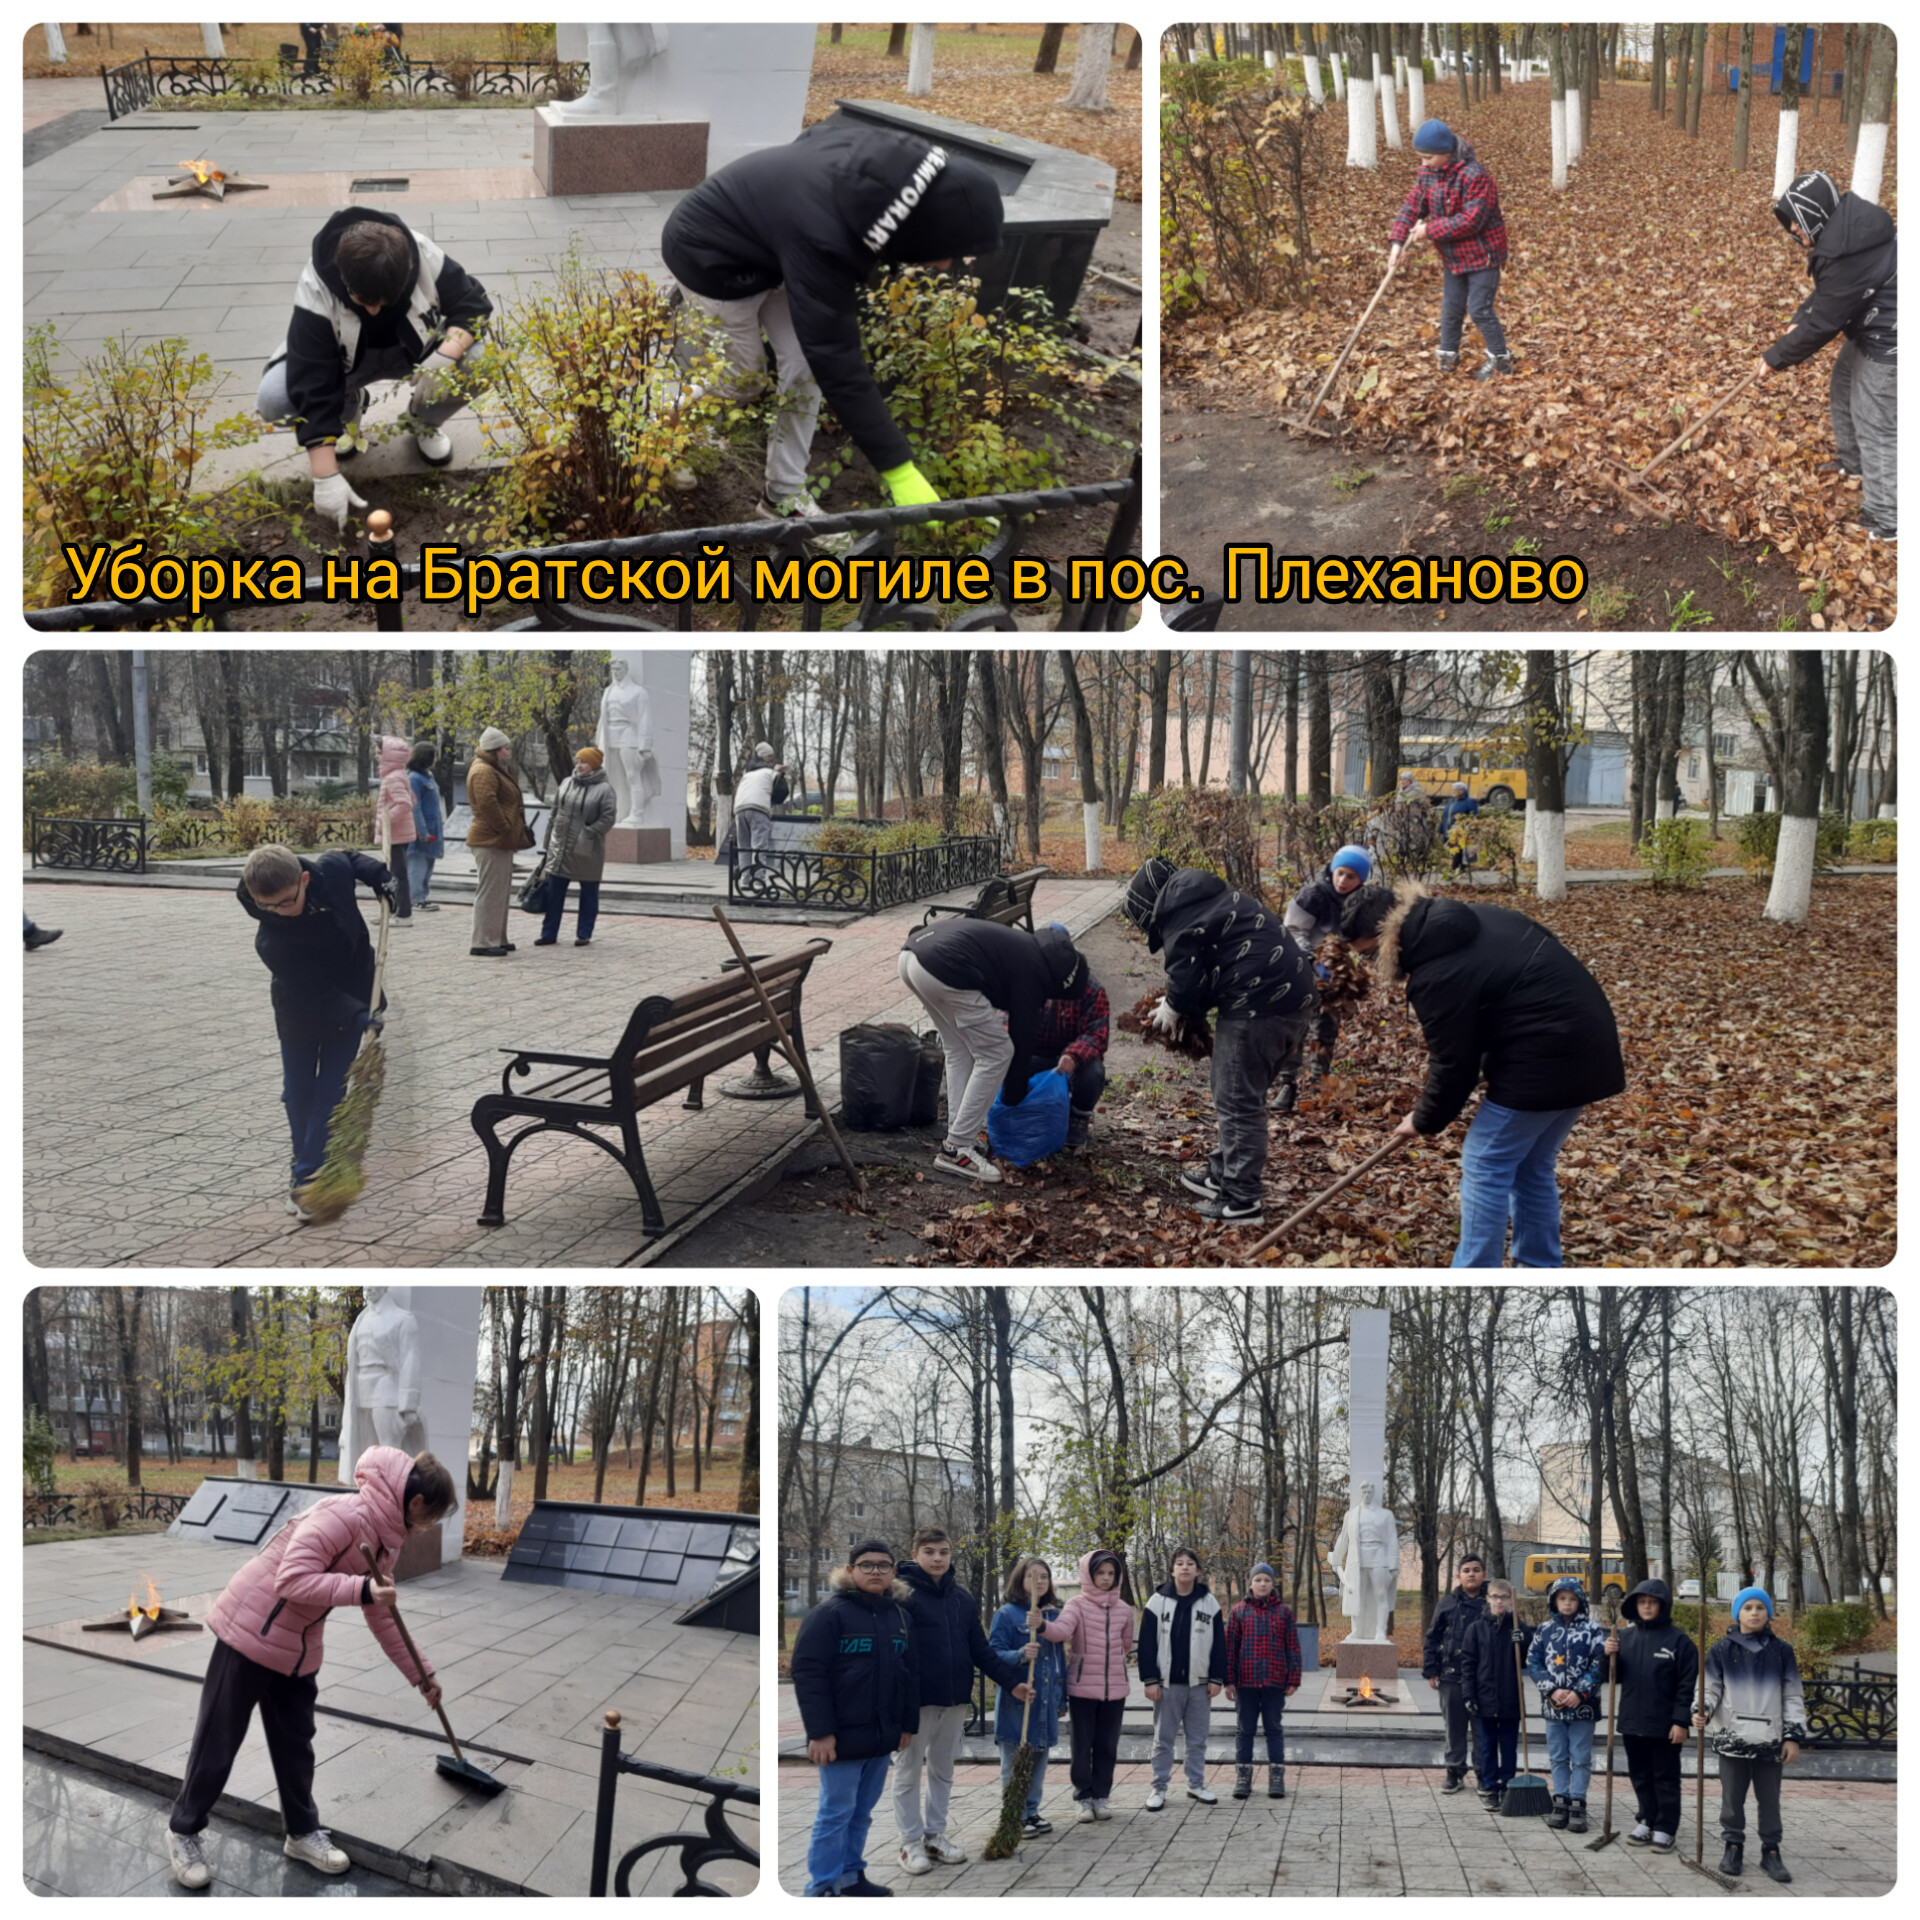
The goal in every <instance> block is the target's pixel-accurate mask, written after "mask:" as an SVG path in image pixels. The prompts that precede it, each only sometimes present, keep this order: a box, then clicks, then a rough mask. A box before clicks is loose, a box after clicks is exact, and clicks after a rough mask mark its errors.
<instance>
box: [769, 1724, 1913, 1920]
mask: <svg viewBox="0 0 1920 1920" xmlns="http://www.w3.org/2000/svg"><path fill="white" fill-rule="evenodd" d="M1445 1777H1446V1776H1445V1774H1444V1772H1443V1771H1442V1770H1441V1769H1439V1768H1433V1769H1420V1770H1416V1769H1402V1768H1392V1769H1387V1768H1380V1767H1305V1768H1297V1769H1292V1770H1290V1771H1289V1773H1288V1777H1287V1798H1286V1799H1285V1800H1282V1801H1269V1800H1267V1799H1266V1798H1265V1797H1264V1795H1265V1792H1266V1787H1265V1775H1264V1769H1263V1770H1262V1773H1261V1774H1260V1775H1259V1776H1258V1778H1259V1780H1260V1785H1259V1787H1258V1789H1257V1793H1258V1795H1259V1796H1260V1797H1256V1798H1254V1799H1251V1800H1244V1801H1235V1800H1233V1799H1231V1798H1229V1797H1228V1795H1229V1792H1230V1789H1231V1786H1232V1773H1231V1771H1230V1770H1229V1769H1227V1768H1224V1767H1221V1768H1212V1769H1209V1773H1208V1784H1209V1786H1210V1788H1211V1789H1212V1791H1214V1792H1216V1793H1218V1794H1219V1795H1220V1801H1219V1804H1218V1805H1217V1806H1212V1807H1204V1806H1201V1805H1199V1804H1198V1803H1197V1802H1195V1801H1191V1800H1189V1799H1187V1798H1186V1797H1185V1788H1184V1786H1183V1785H1181V1784H1180V1783H1179V1780H1178V1778H1177V1777H1176V1782H1175V1786H1174V1789H1173V1793H1172V1795H1171V1796H1170V1797H1169V1799H1168V1801H1167V1804H1166V1806H1165V1807H1164V1808H1162V1809H1161V1811H1159V1812H1158V1813H1148V1812H1147V1811H1146V1809H1145V1807H1144V1805H1143V1802H1144V1801H1145V1799H1146V1794H1147V1786H1148V1783H1149V1781H1150V1780H1151V1778H1152V1774H1151V1770H1150V1769H1149V1768H1147V1767H1144V1766H1123V1767H1121V1768H1120V1769H1119V1770H1118V1773H1117V1775H1116V1778H1115V1786H1114V1796H1113V1818H1112V1819H1111V1820H1109V1821H1106V1822H1104V1823H1100V1824H1096V1825H1092V1826H1081V1825H1079V1824H1077V1823H1076V1822H1075V1819H1074V1806H1073V1798H1072V1789H1071V1787H1070V1786H1069V1784H1068V1781H1067V1763H1066V1755H1065V1753H1064V1750H1063V1751H1062V1753H1061V1754H1060V1755H1059V1756H1058V1757H1057V1758H1056V1759H1055V1761H1054V1763H1053V1767H1052V1769H1051V1770H1050V1771H1049V1774H1048V1779H1047V1786H1046V1792H1045V1795H1044V1797H1043V1799H1042V1802H1041V1812H1042V1813H1043V1814H1044V1815H1045V1817H1046V1818H1047V1819H1049V1820H1051V1821H1052V1822H1053V1828H1054V1830H1053V1832H1051V1833H1049V1834H1043V1835H1041V1836H1040V1837H1039V1838H1038V1839H1031V1840H1023V1841H1021V1843H1020V1848H1019V1851H1018V1852H1017V1853H1016V1854H1015V1855H1014V1857H1013V1858H1012V1859H1011V1860H1003V1861H990V1860H983V1859H982V1858H981V1857H980V1855H981V1848H982V1847H983V1846H984V1845H985V1844H986V1842H987V1840H988V1838H989V1837H990V1836H991V1834H992V1832H993V1829H994V1826H995V1824H996V1823H997V1821H998V1820H999V1816H1000V1779H999V1773H998V1770H997V1768H988V1767H978V1766H969V1767H963V1768H962V1769H961V1770H960V1774H959V1778H958V1780H957V1782H956V1785H955V1788H954V1797H953V1810H952V1814H951V1817H950V1818H949V1821H948V1826H947V1832H948V1835H949V1837H950V1838H952V1839H954V1840H956V1841H958V1842H959V1844H960V1845H961V1846H963V1847H964V1848H965V1849H966V1850H967V1853H968V1855H969V1861H968V1864H967V1865H966V1866H964V1867H935V1868H934V1870H933V1871H932V1872H931V1873H929V1874H926V1875H923V1876H922V1877H920V1878H918V1879H914V1878H910V1877H909V1876H908V1875H906V1874H905V1873H903V1872H902V1871H901V1870H900V1864H899V1840H898V1837H897V1836H896V1834H895V1831H894V1825H893V1816H892V1807H891V1803H890V1801H889V1799H888V1797H887V1796H886V1795H884V1794H883V1795H882V1796H881V1800H880V1804H879V1806H878V1808H876V1809H875V1814H874V1823H873V1832H872V1836H871V1839H870V1841H869V1844H868V1848H867V1872H868V1874H869V1876H870V1877H871V1878H872V1879H874V1880H875V1881H877V1882H878V1883H879V1884H880V1885H882V1886H887V1887H891V1888H892V1889H893V1891H894V1893H895V1894H896V1895H898V1896H900V1897H903V1898H912V1899H921V1898H929V1897H938V1896H941V1895H947V1894H964V1895H971V1896H974V1897H979V1896H983V1895H984V1896H988V1897H997V1896H1002V1895H1006V1894H1016V1895H1020V1896H1022V1897H1030V1896H1039V1897H1041V1898H1057V1897H1059V1896H1060V1895H1062V1894H1078V1895H1090V1896H1095V1897H1099V1896H1109V1897H1119V1898H1128V1899H1131V1898H1149V1899H1150V1898H1156V1897H1161V1898H1168V1899H1178V1900H1189V1899H1194V1898H1221V1897H1227V1896H1233V1895H1241V1896H1246V1895H1254V1896H1258V1895H1266V1894H1289V1895H1295V1896H1300V1897H1305V1898H1312V1897H1315V1896H1321V1895H1339V1896H1341V1897H1381V1896H1393V1895H1402V1896H1404V1895H1415V1896H1432V1895H1449V1894H1451V1895H1458V1896H1464V1897H1468V1898H1487V1897H1494V1896H1502V1897H1505V1896H1519V1897H1528V1896H1532V1897H1541V1896H1545V1897H1550V1898H1566V1897H1569V1896H1580V1895H1594V1894H1598V1895H1606V1896H1609V1897H1611V1898H1615V1899H1637V1898H1646V1897H1648V1896H1656V1895H1661V1896H1675V1897H1679V1898H1686V1899H1692V1898H1698V1897H1702V1896H1705V1897H1709V1898H1713V1899H1723V1898H1726V1897H1727V1896H1726V1895H1725V1893H1724V1892H1723V1890H1722V1889H1721V1888H1720V1887H1719V1886H1718V1885H1717V1884H1716V1883H1715V1882H1714V1881H1712V1880H1708V1879H1704V1878H1702V1877H1701V1876H1700V1875H1699V1874H1697V1873H1695V1872H1693V1871H1692V1869H1690V1868H1689V1867H1687V1866H1685V1865H1684V1864H1683V1863H1682V1861H1681V1860H1680V1858H1679V1856H1678V1855H1677V1854H1676V1855H1665V1856H1661V1855H1656V1854H1654V1853H1652V1852H1650V1851H1649V1850H1648V1849H1647V1848H1644V1847H1630V1846H1628V1845H1627V1844H1626V1842H1625V1841H1624V1840H1616V1841H1614V1842H1613V1844H1612V1845H1611V1846H1608V1847H1605V1848H1603V1849H1602V1850H1601V1851H1600V1852H1598V1853H1591V1852H1589V1851H1588V1850H1587V1843H1588V1842H1589V1841H1590V1840H1593V1839H1594V1838H1596V1837H1597V1836H1598V1833H1599V1826H1600V1808H1599V1803H1598V1802H1597V1801H1594V1802H1592V1803H1590V1804H1591V1808H1592V1818H1593V1829H1592V1831H1591V1832H1588V1833H1586V1834H1569V1833H1556V1832H1554V1831H1553V1830H1552V1829H1551V1828H1549V1827H1548V1826H1547V1824H1546V1822H1545V1821H1544V1820H1507V1819H1503V1818H1501V1817H1499V1816H1498V1815H1495V1814H1490V1813H1488V1812H1487V1811H1486V1810H1485V1809H1484V1808H1483V1807H1482V1806H1481V1805H1480V1803H1479V1801H1478V1800H1477V1799H1475V1798H1474V1797H1473V1795H1472V1794H1471V1793H1460V1794H1445V1795H1443V1794H1442V1793H1441V1791H1440V1783H1441V1782H1442V1780H1444V1779H1445ZM817 1780H818V1775H817V1774H816V1772H815V1770H814V1769H813V1768H811V1767H808V1766H802V1765H794V1764H792V1763H783V1764H782V1765H781V1767H780V1775H779V1791H780V1884H781V1885H782V1886H783V1887H785V1888H786V1889H787V1891H788V1892H790V1893H799V1892H800V1891H801V1890H802V1889H803V1888H804V1887H805V1886H806V1879H807V1874H806V1858H807V1834H808V1831H809V1829H810V1828H811V1826H812V1822H813V1810H814V1802H815V1799H816V1797H817V1785H816V1783H817ZM1056 1782H1057V1784H1056ZM1894 1794H1895V1789H1894V1788H1893V1787H1891V1786H1877V1785H1875V1786H1870V1785H1862V1784H1859V1783H1855V1782H1846V1783H1841V1782H1811V1783H1807V1784H1804V1785H1798V1786H1789V1787H1788V1789H1787V1791H1786V1795H1785V1820H1786V1839H1785V1842H1784V1844H1783V1848H1782V1851H1783V1855H1784V1857H1785V1859H1786V1860H1787V1863H1788V1865H1789V1866H1790V1867H1791V1868H1792V1870H1793V1874H1794V1882H1793V1885H1791V1886H1787V1887H1781V1886H1776V1885H1774V1883H1773V1882H1772V1881H1770V1880H1768V1879H1767V1878H1766V1877H1765V1876H1764V1875H1763V1874H1761V1873H1760V1871H1759V1859H1758V1848H1757V1847H1751V1846H1750V1848H1749V1860H1750V1865H1749V1868H1748V1871H1747V1874H1746V1876H1745V1878H1744V1880H1743V1883H1742V1884H1743V1887H1744V1888H1745V1889H1746V1890H1748V1891H1751V1892H1753V1893H1757V1894H1761V1895H1764V1896H1767V1897H1771V1898H1779V1897H1791V1896H1796V1895H1797V1896H1802V1897H1814V1898H1819V1897H1822V1896H1831V1895H1836V1894H1839V1895H1853V1896H1871V1895H1878V1894H1884V1893H1888V1892H1890V1891H1891V1890H1892V1887H1893V1882H1894V1877H1895V1859H1894ZM1715 1797H1716V1796H1715V1791H1714V1788H1713V1785H1712V1783H1711V1782H1709V1785H1708V1792H1707V1823H1708V1830H1707V1846H1708V1855H1707V1859H1708V1864H1709V1865H1713V1864H1715V1863H1716V1862H1717V1861H1718V1860H1719V1857H1720V1849H1719V1845H1718V1843H1717V1841H1716V1839H1715V1835H1714V1827H1713V1805H1714V1800H1715ZM1618 1811H1619V1803H1618V1802H1617V1801H1616V1825H1617V1824H1620V1823H1619V1821H1618V1818H1617V1814H1618ZM1627 1824H1629V1825H1630V1824H1631V1821H1630V1820H1629V1821H1628V1822H1627ZM1692 1833H1693V1828H1692V1803H1691V1801H1690V1800H1689V1802H1688V1821H1687V1826H1686V1835H1685V1838H1686V1841H1687V1843H1688V1845H1689V1846H1690V1845H1691V1839H1692Z"/></svg>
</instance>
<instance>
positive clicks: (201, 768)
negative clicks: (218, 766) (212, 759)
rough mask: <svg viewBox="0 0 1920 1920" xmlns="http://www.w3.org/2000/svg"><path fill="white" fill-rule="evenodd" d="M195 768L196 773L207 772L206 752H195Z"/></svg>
mask: <svg viewBox="0 0 1920 1920" xmlns="http://www.w3.org/2000/svg"><path fill="white" fill-rule="evenodd" d="M193 770H194V772H195V773H205V772H206V770H207V756H206V755H205V754H204V753H196V754H195V755H194V756H193Z"/></svg>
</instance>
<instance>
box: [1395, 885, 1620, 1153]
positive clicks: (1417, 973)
mask: <svg viewBox="0 0 1920 1920" xmlns="http://www.w3.org/2000/svg"><path fill="white" fill-rule="evenodd" d="M1395 917H1396V919H1399V921H1400V925H1399V934H1398V950H1397V959H1396V961H1395V962H1394V964H1392V965H1387V964H1383V965H1382V967H1381V968H1380V970H1379V971H1380V975H1381V977H1382V978H1391V977H1392V975H1393V971H1394V965H1397V968H1398V972H1399V974H1400V975H1401V976H1402V977H1404V978H1405V980H1406V982H1407V999H1408V1001H1409V1002H1410V1004H1411V1005H1412V1007H1413V1010H1414V1012H1415V1013H1416V1014H1418V1015H1419V1016H1420V1026H1421V1030H1422V1031H1423V1032H1424V1033H1425V1035H1426V1040H1427V1081H1426V1085H1425V1086H1424V1087H1422V1088H1421V1090H1420V1101H1419V1104H1418V1105H1417V1106H1416V1107H1415V1108H1414V1111H1413V1124H1414V1127H1415V1129H1416V1130H1417V1131H1419V1132H1421V1133H1438V1132H1439V1131H1440V1129H1441V1128H1442V1127H1444V1126H1446V1125H1447V1124H1448V1122H1449V1121H1451V1120H1452V1119H1454V1117H1455V1116H1456V1115H1457V1114H1458V1113H1459V1112H1460V1110H1461V1108H1463V1107H1464V1106H1465V1105H1466V1104H1467V1101H1468V1099H1469V1098H1470V1097H1471V1095H1472V1093H1473V1090H1474V1087H1475V1086H1476V1085H1477V1084H1478V1083H1479V1081H1480V1078H1481V1076H1482V1075H1483V1074H1484V1075H1485V1077H1486V1082H1487V1098H1488V1099H1489V1100H1492V1101H1494V1102H1495V1103H1496V1104H1497V1105H1499V1106H1503V1107H1510V1108H1512V1109H1513V1110H1514V1111H1515V1112H1518V1113H1548V1112H1553V1111H1555V1110H1557V1109H1559V1108H1562V1107H1584V1106H1586V1105H1588V1104H1589V1103H1590V1102H1592V1101H1595V1100H1606V1099H1609V1098H1611V1097H1612V1096H1613V1095H1614V1094H1616V1093H1622V1092H1624V1091H1625V1090H1626V1085H1627V1073H1626V1066H1625V1063H1624V1062H1623V1061H1622V1059H1621V1056H1620V1032H1619V1029H1618V1028H1617V1027H1616V1026H1615V1024H1614V1019H1613V1008H1612V1007H1611V1006H1610V1005H1609V1004H1608V1002H1607V996H1606V994H1605V992H1604V991H1603V990H1602V988H1601V985H1600V982H1599V981H1598V980H1596V979H1595V978H1594V977H1593V975H1592V974H1590V973H1589V972H1588V971H1587V970H1586V968H1585V967H1583V966H1582V965H1581V964H1580V962H1579V961H1578V960H1576V959H1575V958H1574V957H1573V955H1572V954H1570V953H1569V952H1568V951H1567V950H1566V948H1565V947H1563V946H1562V945H1561V944H1560V942H1559V941H1558V940H1557V939H1556V938H1555V937H1554V935H1553V933H1552V931H1551V930H1550V929H1549V928H1547V927H1544V926H1542V925H1541V924H1540V922H1539V921H1538V920H1533V919H1529V918H1528V916H1527V915H1526V914H1524V913H1516V912H1514V910H1513V909H1512V908H1511V907H1483V906H1479V905H1471V906H1470V905H1468V904H1467V903H1466V902H1465V901H1462V900H1445V899H1437V898H1434V897H1432V896H1430V895H1427V894H1424V893H1422V894H1420V895H1419V896H1418V897H1416V898H1415V899H1414V900H1413V903H1412V906H1411V908H1410V909H1408V910H1406V911H1405V912H1404V917H1402V916H1401V915H1400V914H1396V916H1395ZM1393 926H1394V922H1393V921H1392V920H1390V921H1389V922H1388V923H1387V929H1388V935H1389V937H1391V935H1392V930H1393ZM1382 945H1383V947H1384V946H1385V945H1386V942H1385V941H1383V943H1382Z"/></svg>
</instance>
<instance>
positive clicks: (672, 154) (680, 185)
mask: <svg viewBox="0 0 1920 1920" xmlns="http://www.w3.org/2000/svg"><path fill="white" fill-rule="evenodd" d="M533 172H534V177H535V179H537V180H538V181H539V182H540V185H541V186H542V187H543V188H544V189H545V191H546V192H547V193H548V194H549V195H550V196H551V197H553V198H555V199H561V198H565V197H566V196H568V195H570V194H590V193H655V192H680V191H684V190H685V189H687V188H689V187H697V186H698V185H699V184H700V182H701V181H702V180H704V179H705V178H706V177H707V123H706V122H705V121H704V120H658V119H644V120H643V119H636V118H631V117H628V116H624V115H618V114H600V115H596V116H594V117H593V118H590V119H581V120H569V119H565V118H562V117H560V116H559V115H557V114H556V113H555V112H554V110H553V108H552V107H536V108H535V109H534V114H533Z"/></svg>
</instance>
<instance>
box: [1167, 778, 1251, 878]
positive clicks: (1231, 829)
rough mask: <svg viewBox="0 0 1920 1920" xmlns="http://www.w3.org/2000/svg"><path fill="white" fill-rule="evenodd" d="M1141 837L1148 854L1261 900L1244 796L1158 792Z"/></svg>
mask: <svg viewBox="0 0 1920 1920" xmlns="http://www.w3.org/2000/svg"><path fill="white" fill-rule="evenodd" d="M1142 838H1143V839H1144V841H1145V846H1144V847H1143V849H1142V851H1143V852H1144V853H1146V854H1148V855H1153V854H1160V855H1162V856H1164V857H1165V858H1166V859H1168V860H1171V861H1172V862H1173V863H1174V865H1175V866H1177V867H1199V868H1201V869H1202V870H1203V871H1205V872H1207V873H1217V874H1218V875H1219V876H1220V878H1221V879H1222V880H1224V881H1225V882H1226V883H1227V884H1228V886H1230V887H1238V888H1239V889H1240V891H1241V892H1242V893H1245V894H1249V895H1251V896H1252V897H1253V898H1254V899H1256V900H1261V899H1264V898H1265V897H1266V895H1265V892H1264V890H1263V888H1262V887H1261V884H1260V843H1259V835H1258V829H1257V826H1256V823H1255V821H1254V816H1253V802H1252V800H1251V799H1249V798H1248V797H1247V796H1246V795H1244V794H1234V793H1229V792H1228V791H1227V789H1226V788H1225V787H1162V788H1161V789H1160V790H1159V791H1158V792H1157V793H1154V794H1150V795H1149V796H1148V799H1147V810H1146V817H1145V824H1144V833H1143V834H1142Z"/></svg>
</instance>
